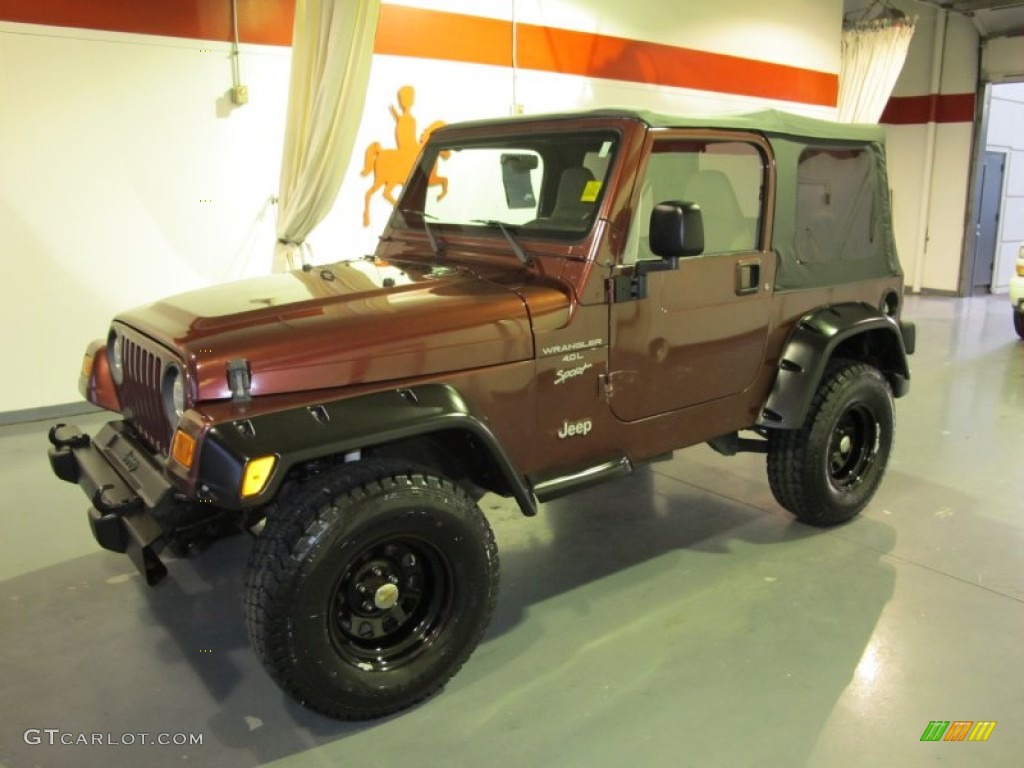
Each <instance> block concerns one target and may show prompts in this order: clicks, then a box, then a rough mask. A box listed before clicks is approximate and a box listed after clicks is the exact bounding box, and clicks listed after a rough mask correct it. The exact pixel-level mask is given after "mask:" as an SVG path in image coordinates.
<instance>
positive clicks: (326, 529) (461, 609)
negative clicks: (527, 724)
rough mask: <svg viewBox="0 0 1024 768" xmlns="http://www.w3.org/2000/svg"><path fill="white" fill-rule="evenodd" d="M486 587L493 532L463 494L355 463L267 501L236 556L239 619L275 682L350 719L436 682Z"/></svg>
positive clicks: (466, 639)
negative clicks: (242, 567) (254, 536)
mask: <svg viewBox="0 0 1024 768" xmlns="http://www.w3.org/2000/svg"><path fill="white" fill-rule="evenodd" d="M497 588H498V555H497V548H496V546H495V543H494V536H493V534H492V532H491V529H490V526H489V525H488V523H487V520H486V518H485V517H484V516H483V514H482V513H481V512H480V509H479V508H478V507H477V505H476V504H475V503H474V502H473V501H472V500H471V499H470V498H469V496H468V495H467V494H466V493H465V491H463V490H462V489H461V488H460V487H458V486H456V485H454V484H453V483H451V482H450V481H448V480H445V479H443V478H439V477H435V476H432V475H430V474H426V473H424V472H421V471H418V470H409V469H402V468H400V467H399V466H398V465H396V464H392V463H386V462H369V461H367V462H359V463H353V464H345V465H341V466H338V467H336V468H335V469H333V470H331V471H328V472H325V473H323V474H321V475H317V476H314V477H311V478H309V479H307V480H305V481H303V482H302V483H301V484H300V485H299V486H298V487H297V488H295V489H294V491H293V492H292V493H290V494H288V495H287V496H286V497H285V498H284V499H283V500H281V501H279V502H276V503H275V504H274V505H273V507H272V508H271V511H270V513H269V514H268V515H267V523H266V527H265V529H264V531H263V533H262V534H261V536H260V538H259V540H258V542H257V545H256V547H255V549H254V551H253V553H252V557H251V559H250V564H249V574H248V577H247V579H246V597H245V601H246V605H245V607H246V623H247V626H248V630H249V636H250V639H251V641H252V644H253V647H254V649H255V651H256V653H257V655H258V656H259V658H260V661H261V662H262V663H263V666H264V667H265V668H266V670H267V671H268V672H269V674H270V675H271V677H273V678H274V680H275V681H276V682H277V683H278V685H280V687H281V688H282V689H284V690H285V691H286V692H287V693H289V694H290V695H291V696H292V697H294V698H295V699H296V700H297V701H298V702H300V703H301V704H303V705H305V706H306V707H308V708H310V709H313V710H315V711H317V712H321V713H323V714H325V715H328V716H330V717H334V718H338V719H342V720H361V719H367V718H372V717H380V716H383V715H387V714H390V713H392V712H397V711H398V710H401V709H405V708H406V707H409V706H412V705H413V704H415V703H416V702H418V701H420V700H421V699H423V698H425V697H427V696H429V695H430V694H431V693H433V692H434V691H436V690H437V689H438V688H440V687H441V686H442V685H444V684H445V682H447V681H448V680H449V679H450V678H451V676H452V675H454V674H455V673H456V672H457V671H458V670H459V668H460V667H461V666H462V665H463V663H464V662H465V661H466V659H468V658H469V656H470V654H471V653H472V652H473V650H474V649H475V648H476V646H477V644H478V643H479V641H480V638H481V637H482V636H483V633H484V630H485V629H486V628H487V624H488V622H489V620H490V617H491V613H492V612H493V610H494V605H495V602H496V599H497Z"/></svg>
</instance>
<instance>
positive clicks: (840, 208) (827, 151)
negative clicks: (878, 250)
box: [796, 147, 879, 263]
mask: <svg viewBox="0 0 1024 768" xmlns="http://www.w3.org/2000/svg"><path fill="white" fill-rule="evenodd" d="M874 168H875V164H874V162H873V158H872V156H871V153H870V152H869V151H868V150H867V149H864V148H849V149H847V148H841V149H839V148H835V147H829V148H825V147H811V148H808V149H805V150H804V151H803V152H802V153H801V155H800V160H799V164H798V167H797V206H796V255H797V259H798V260H799V261H800V262H804V263H822V262H830V261H852V260H857V259H865V258H870V257H872V256H873V255H874V253H875V243H876V240H877V238H878V236H879V234H878V232H877V222H876V215H875V187H876V184H877V182H876V179H875V172H874Z"/></svg>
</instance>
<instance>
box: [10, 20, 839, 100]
mask: <svg viewBox="0 0 1024 768" xmlns="http://www.w3.org/2000/svg"><path fill="white" fill-rule="evenodd" d="M294 14H295V0H239V2H238V19H239V36H240V37H241V39H242V40H243V41H244V42H248V43H263V44H269V45H291V34H292V23H293V18H294ZM0 20H3V21H15V22H22V23H28V24H45V25H50V26H58V27H77V28H84V29H103V30H108V31H112V32H131V33H136V34H150V35H166V36H170V37H182V38H195V39H200V40H220V41H227V40H230V39H231V0H174V2H173V3H169V2H168V0H45V1H43V0H0ZM517 38H518V51H517V52H518V62H517V63H518V65H519V66H520V67H523V68H525V69H531V70H535V71H540V72H557V73H561V74H569V75H580V76H584V77H597V78H604V79H609V80H620V81H625V82H634V83H645V84H649V85H661V86H673V87H678V88H692V89H695V90H703V91H715V92H718V93H731V94H737V95H742V96H754V97H759V98H766V99H779V100H783V101H792V102H798V103H804V104H814V105H821V106H828V107H832V106H835V104H836V97H837V95H838V91H839V77H838V75H835V74H831V73H828V72H820V71H817V70H811V69H803V68H800V67H790V66H785V65H782V64H771V63H769V62H764V61H757V60H754V59H745V58H742V57H738V56H727V55H724V54H719V53H709V52H707V51H698V50H694V49H691V48H678V47H675V46H671V45H664V44H660V43H649V42H645V41H642V40H632V39H628V38H622V37H612V36H609V35H598V34H594V33H590V32H577V31H573V30H568V29H558V28H556V27H544V26H538V25H533V24H520V25H519V26H518V29H517ZM511 48H512V23H511V22H509V21H504V20H501V19H490V18H485V17H481V16H470V15H466V14H459V13H449V12H444V11H430V10H423V9H418V8H409V7H406V6H401V5H391V4H384V5H382V6H381V11H380V21H379V23H378V25H377V35H376V38H375V42H374V51H375V52H376V53H380V54H390V55H394V56H409V57H415V58H423V59H439V60H442V61H456V62H465V63H472V64H489V65H494V66H502V67H509V66H512V54H511Z"/></svg>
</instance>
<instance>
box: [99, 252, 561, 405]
mask: <svg viewBox="0 0 1024 768" xmlns="http://www.w3.org/2000/svg"><path fill="white" fill-rule="evenodd" d="M543 292H544V293H545V294H552V295H549V296H547V297H546V301H545V304H547V305H548V306H549V307H550V306H551V305H552V304H553V303H564V306H565V308H566V311H567V310H568V299H567V298H565V299H564V300H562V301H559V300H558V299H557V297H558V294H559V293H560V292H558V291H556V290H555V289H554V288H547V289H545V290H544V291H543ZM529 293H531V295H532V294H535V293H536V290H535V289H531V290H530V291H529ZM118 321H119V322H122V323H124V324H126V325H129V326H131V327H133V328H135V329H137V330H138V331H141V332H142V333H144V334H146V335H147V336H149V337H151V338H153V339H154V340H156V341H158V342H160V343H162V344H165V345H166V346H169V347H172V348H174V349H176V350H177V351H178V352H179V354H181V355H182V356H183V357H184V359H185V361H186V364H187V366H188V368H189V371H190V374H191V377H193V380H194V381H195V382H196V391H195V396H196V397H197V399H198V400H210V399H222V398H227V397H230V395H231V392H230V389H229V388H228V384H227V377H226V366H227V363H228V362H229V361H232V360H238V359H245V360H247V361H248V362H249V368H250V371H251V374H252V394H253V396H258V395H269V394H278V393H285V392H297V391H304V390H312V389H322V388H329V387H338V386H344V385H351V384H366V383H372V382H379V381H389V380H398V379H407V378H410V377H418V376H429V375H431V374H438V373H444V372H448V371H458V370H467V369H471V368H477V367H483V366H490V365H498V364H501V363H510V362H516V361H521V360H528V359H531V358H532V357H533V352H534V350H533V333H532V330H531V327H530V315H529V312H528V311H527V307H526V303H525V301H524V299H523V297H522V296H521V295H520V293H519V292H517V291H516V290H515V288H514V287H505V286H502V285H499V284H498V283H495V282H492V281H490V280H485V279H482V278H481V277H479V276H477V275H476V274H474V273H472V272H470V271H468V270H466V269H463V268H456V267H452V268H448V267H438V266H434V265H415V264H403V265H401V267H399V266H396V265H390V264H386V263H384V262H373V261H355V262H341V263H338V264H332V265H329V266H322V267H315V268H313V269H306V270H296V271H294V272H290V273H285V274H278V275H268V276H266V277H259V278H253V279H250V280H244V281H241V282H237V283H230V284H226V285H220V286H214V287H211V288H206V289H202V290H198V291H193V292H190V293H185V294H181V295H178V296H173V297H170V298H167V299H163V300H161V301H158V302H156V303H154V304H150V305H148V306H145V307H142V308H139V309H137V310H134V311H131V312H127V313H124V314H122V315H120V316H119V317H118Z"/></svg>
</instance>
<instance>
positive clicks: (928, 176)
mask: <svg viewBox="0 0 1024 768" xmlns="http://www.w3.org/2000/svg"><path fill="white" fill-rule="evenodd" d="M948 14H949V12H948V11H946V10H945V9H941V8H940V9H939V10H938V13H937V14H936V16H935V40H934V42H933V44H932V79H931V84H930V85H929V89H928V97H929V102H930V107H929V110H928V128H927V137H926V139H925V146H924V178H923V179H922V185H921V208H920V213H919V214H918V217H917V242H918V244H919V245H918V251H919V255H918V258H917V259H915V260H914V277H913V280H912V282H911V286H910V287H911V290H912V291H913V292H914V293H920V292H921V286H922V283H923V281H924V263H925V260H926V259H927V257H928V245H929V240H930V238H929V235H928V221H929V219H931V213H932V178H933V176H934V175H935V163H936V152H935V136H936V133H937V128H938V104H939V98H940V97H941V95H942V69H943V67H944V66H945V62H946V23H947V19H948Z"/></svg>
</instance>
